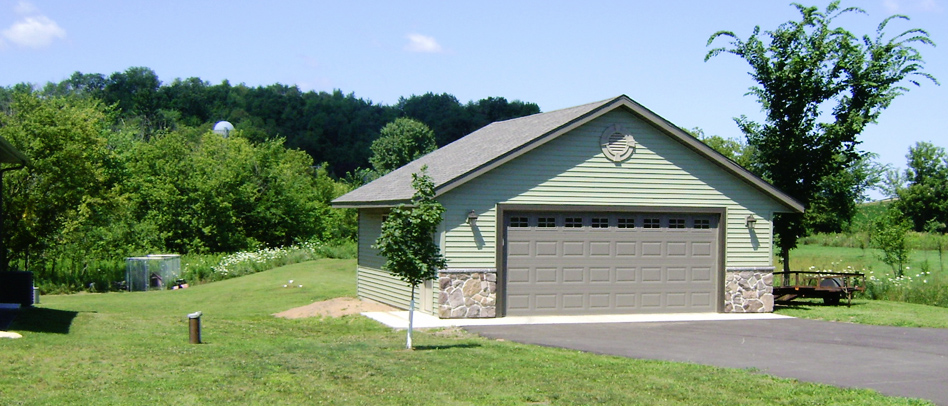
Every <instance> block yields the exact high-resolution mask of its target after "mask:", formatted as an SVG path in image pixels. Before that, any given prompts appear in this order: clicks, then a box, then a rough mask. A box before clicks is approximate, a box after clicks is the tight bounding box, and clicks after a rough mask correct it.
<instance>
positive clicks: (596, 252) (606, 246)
mask: <svg viewBox="0 0 948 406" xmlns="http://www.w3.org/2000/svg"><path fill="white" fill-rule="evenodd" d="M589 255H590V256H607V257H608V256H612V242H609V241H591V242H590V243H589Z"/></svg>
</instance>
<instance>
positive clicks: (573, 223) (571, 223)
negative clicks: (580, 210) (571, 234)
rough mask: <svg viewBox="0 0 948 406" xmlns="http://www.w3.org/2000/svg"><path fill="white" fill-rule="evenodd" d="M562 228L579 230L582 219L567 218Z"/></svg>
mask: <svg viewBox="0 0 948 406" xmlns="http://www.w3.org/2000/svg"><path fill="white" fill-rule="evenodd" d="M564 226H565V227H566V228H579V227H582V226H583V218H582V217H567V218H566V221H565V224H564Z"/></svg>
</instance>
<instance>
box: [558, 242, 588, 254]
mask: <svg viewBox="0 0 948 406" xmlns="http://www.w3.org/2000/svg"><path fill="white" fill-rule="evenodd" d="M585 255H586V243H585V242H582V241H566V242H564V243H563V256H564V257H578V256H585Z"/></svg>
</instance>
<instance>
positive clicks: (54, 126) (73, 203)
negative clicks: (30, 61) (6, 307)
mask: <svg viewBox="0 0 948 406" xmlns="http://www.w3.org/2000/svg"><path fill="white" fill-rule="evenodd" d="M13 99H14V100H13V103H12V104H11V106H10V111H9V112H8V113H7V114H0V136H3V138H6V139H7V140H8V141H10V143H11V144H13V145H14V146H15V147H16V148H17V149H19V150H20V151H22V152H23V153H24V155H26V156H27V157H29V158H30V161H31V166H30V167H29V168H28V169H27V170H22V171H13V172H9V173H7V174H6V175H5V176H4V177H3V190H4V193H5V196H4V205H5V211H4V213H5V216H4V217H5V218H3V219H0V221H3V222H4V227H6V230H8V234H7V238H8V241H7V244H6V246H7V247H9V248H10V250H11V254H12V255H11V256H10V258H11V259H13V260H15V261H22V262H23V263H25V264H30V262H31V261H36V260H37V259H40V258H41V257H42V255H43V254H44V253H45V251H46V250H47V249H49V248H50V247H52V246H55V245H56V244H57V243H58V242H59V241H60V240H61V238H62V233H63V231H64V230H65V229H66V228H67V226H68V224H69V223H70V222H73V221H76V220H77V219H78V218H82V217H84V216H86V215H87V213H88V211H89V209H90V207H92V206H95V205H97V204H99V202H100V201H101V200H102V199H104V198H105V197H106V194H107V191H108V190H109V189H110V188H111V187H112V186H114V183H115V179H114V177H113V174H114V173H113V168H114V166H115V164H116V162H115V156H114V153H113V151H111V150H109V149H108V148H107V141H106V134H107V132H108V130H109V126H110V124H111V122H112V120H111V114H112V113H111V111H110V109H109V108H107V107H105V106H103V105H102V103H100V102H99V101H97V100H94V99H80V98H76V97H58V96H57V97H50V98H46V99H42V98H39V97H37V96H36V95H34V94H31V93H17V94H15V95H14V97H13Z"/></svg>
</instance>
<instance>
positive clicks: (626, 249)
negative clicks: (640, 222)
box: [616, 241, 638, 257]
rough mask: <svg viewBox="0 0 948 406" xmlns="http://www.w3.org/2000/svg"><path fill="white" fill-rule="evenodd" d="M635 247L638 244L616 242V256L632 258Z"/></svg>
mask: <svg viewBox="0 0 948 406" xmlns="http://www.w3.org/2000/svg"><path fill="white" fill-rule="evenodd" d="M636 247H638V244H636V243H635V242H630V241H617V242H616V256H617V257H634V256H635V254H636Z"/></svg>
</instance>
